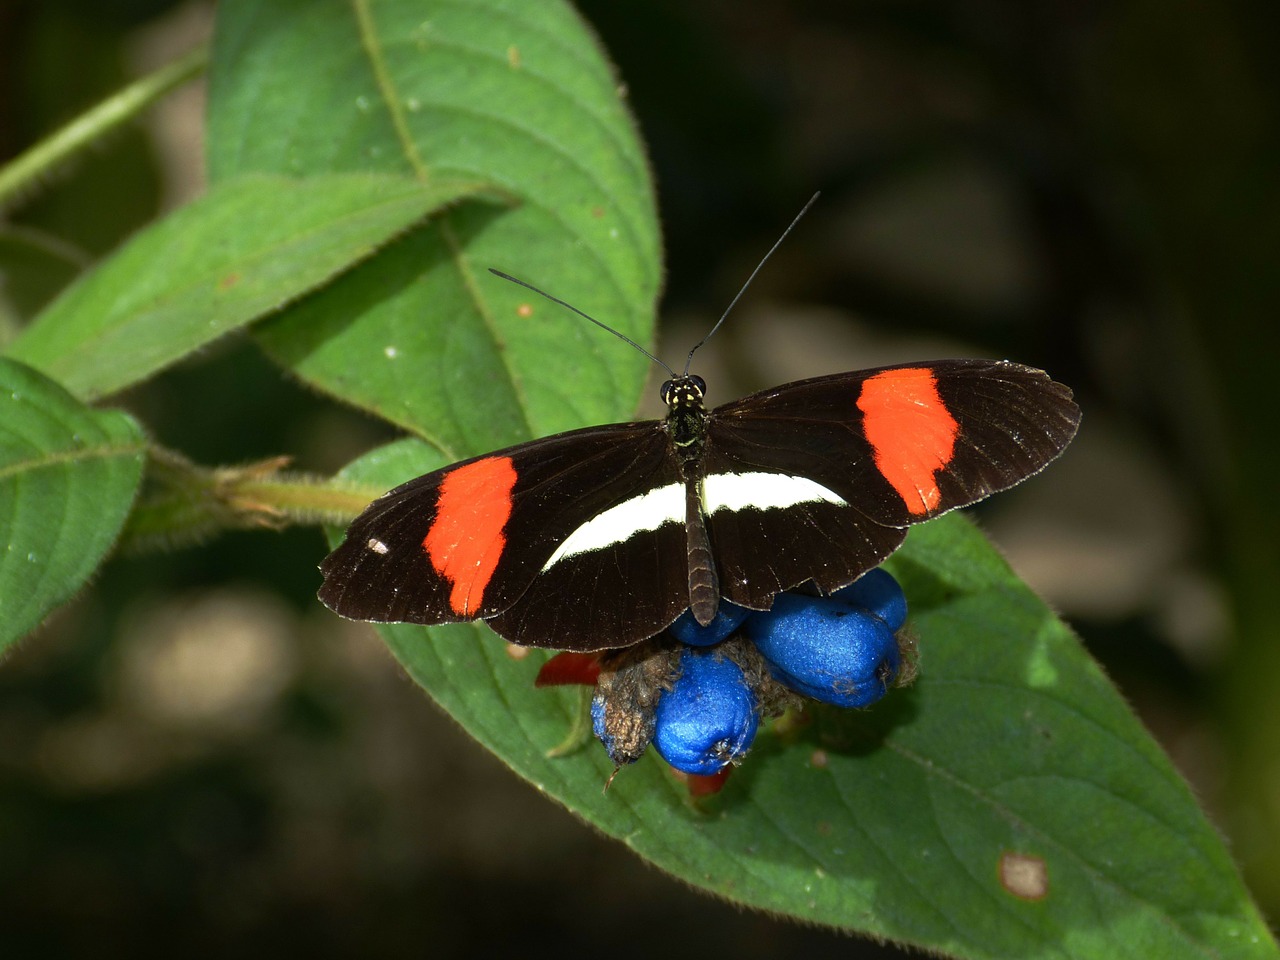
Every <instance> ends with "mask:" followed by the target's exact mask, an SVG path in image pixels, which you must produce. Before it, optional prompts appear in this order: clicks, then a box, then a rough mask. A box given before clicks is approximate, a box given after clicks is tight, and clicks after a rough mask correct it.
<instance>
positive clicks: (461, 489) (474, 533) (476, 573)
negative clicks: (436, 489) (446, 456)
mask: <svg viewBox="0 0 1280 960" xmlns="http://www.w3.org/2000/svg"><path fill="white" fill-rule="evenodd" d="M515 485H516V469H515V466H514V465H513V464H512V462H511V458H510V457H485V458H484V459H482V460H476V461H475V462H474V463H469V464H467V465H466V466H463V467H458V468H457V469H456V470H453V471H451V472H450V473H448V474H447V475H446V476H445V478H444V480H443V481H442V482H441V483H440V498H439V499H438V500H437V501H436V518H435V521H434V522H433V523H432V524H431V529H430V530H428V531H427V535H426V537H425V538H424V539H423V541H422V546H423V549H424V550H426V552H427V557H428V558H429V559H430V560H431V566H432V567H433V568H434V569H435V571H436V573H438V574H439V575H440V576H441V577H442V578H444V579H445V580H447V581H449V584H450V587H451V589H450V592H449V607H450V609H452V610H453V612H454V613H456V614H457V615H458V616H460V617H470V616H475V614H476V612H477V611H479V610H480V609H481V607H482V605H483V603H484V591H485V587H487V586H488V585H489V580H490V578H492V577H493V571H494V570H496V569H497V568H498V561H499V560H500V559H502V551H503V550H504V549H505V548H506V545H507V538H506V535H505V534H504V533H503V530H504V529H505V527H506V525H507V520H508V519H509V518H510V516H511V490H512V488H513V487H514V486H515Z"/></svg>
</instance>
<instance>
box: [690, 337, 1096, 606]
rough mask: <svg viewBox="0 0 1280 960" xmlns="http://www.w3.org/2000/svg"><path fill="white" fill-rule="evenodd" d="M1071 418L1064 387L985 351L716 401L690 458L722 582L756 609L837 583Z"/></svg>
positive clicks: (963, 500) (1028, 461)
mask: <svg viewBox="0 0 1280 960" xmlns="http://www.w3.org/2000/svg"><path fill="white" fill-rule="evenodd" d="M1079 422H1080V410H1079V408H1078V407H1077V406H1076V405H1075V403H1074V402H1072V399H1071V391H1070V390H1069V389H1068V388H1067V387H1065V386H1063V385H1062V384H1059V383H1055V382H1054V381H1053V380H1051V379H1049V377H1048V375H1047V374H1045V373H1044V372H1043V371H1040V370H1036V369H1034V368H1031V367H1025V366H1021V365H1019V364H1014V363H1008V362H1006V361H991V360H943V361H936V362H933V363H922V364H904V365H900V366H894V367H882V368H878V369H874V370H860V371H856V372H853V373H843V374H837V375H835V376H829V377H819V378H815V379H812V380H802V381H797V382H795V383H790V384H785V385H783V386H781V387H777V388H775V389H773V390H767V391H764V392H762V393H758V394H755V395H753V396H750V397H746V398H744V399H742V400H738V401H735V402H732V403H728V404H725V405H724V406H721V407H718V408H716V409H715V410H714V411H713V412H712V414H711V421H710V425H709V427H708V441H707V450H706V454H705V456H704V461H703V463H704V476H705V479H704V491H705V494H704V496H705V499H706V501H707V503H706V506H707V512H708V523H709V530H710V535H711V541H712V547H713V550H714V552H715V555H716V558H717V561H718V562H719V567H720V583H721V590H722V592H723V594H724V596H725V597H727V598H728V599H730V600H733V601H734V602H736V603H740V604H742V605H744V606H748V607H753V608H756V609H764V608H767V607H768V606H769V604H770V603H771V602H772V600H773V597H774V596H775V595H776V594H777V593H778V592H780V591H781V590H785V589H789V588H792V587H796V586H799V585H800V584H802V583H804V582H805V581H809V580H812V581H813V582H814V583H815V584H817V586H818V587H819V588H821V589H822V590H824V591H831V590H835V589H838V588H839V587H841V586H844V585H845V584H848V583H850V582H852V581H853V580H855V579H856V578H857V577H859V576H860V575H861V574H862V573H864V572H866V571H867V570H869V569H870V568H871V567H873V566H875V565H876V564H877V563H879V562H880V561H881V560H883V559H884V558H885V557H887V556H888V555H889V554H890V553H892V552H893V551H894V550H895V549H896V548H897V547H898V546H899V545H900V544H901V542H902V540H903V539H904V538H905V536H906V527H907V526H909V525H910V524H913V523H918V522H920V521H922V520H927V519H930V518H931V517H936V516H938V515H939V514H941V513H945V512H946V511H948V510H953V509H955V508H957V507H963V506H966V505H968V504H971V503H974V502H976V501H978V500H981V499H983V498H984V497H986V496H988V495H990V494H992V493H995V492H997V491H999V490H1004V489H1007V488H1008V487H1011V486H1014V485H1015V484H1017V483H1020V482H1022V481H1023V480H1025V479H1027V477H1029V476H1031V475H1032V474H1034V473H1037V472H1038V471H1040V470H1041V469H1043V468H1044V467H1045V466H1046V465H1047V464H1048V463H1049V462H1050V461H1052V460H1053V459H1054V458H1055V457H1057V456H1058V455H1059V454H1060V453H1061V452H1062V451H1063V449H1064V448H1065V447H1066V445H1067V444H1068V443H1069V442H1070V440H1071V438H1072V437H1073V436H1074V435H1075V432H1076V428H1077V427H1078V425H1079ZM739 478H744V479H739ZM735 488H736V493H734V494H730V493H728V492H719V491H720V490H725V491H728V490H732V489H735ZM760 504H765V505H768V504H780V505H782V506H785V508H786V509H776V508H771V507H769V506H765V507H764V508H761V507H760Z"/></svg>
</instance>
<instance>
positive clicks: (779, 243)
mask: <svg viewBox="0 0 1280 960" xmlns="http://www.w3.org/2000/svg"><path fill="white" fill-rule="evenodd" d="M821 195H822V193H821V191H819V192H818V193H815V194H814V195H813V196H812V197H810V198H809V202H808V203H806V204H805V205H804V206H803V207H802V208H801V209H800V212H799V213H797V214H796V218H795V219H794V220H792V221H791V225H790V226H789V227H787V229H785V230H783V231H782V236H780V237H779V238H778V239H777V241H776V242H775V243H774V245H773V246H772V247H770V248H769V252H768V253H766V254H765V255H764V256H763V257H762V258H761V259H760V262H759V263H757V264H756V268H755V269H754V270H752V271H751V276H749V277H747V282H746V283H744V284H743V285H742V289H741V290H739V291H738V293H737V295H736V296H735V297H734V298H733V299H732V300H731V301H730V302H729V306H728V307H726V308H725V311H724V313H722V314H721V315H720V319H719V320H717V321H716V325H715V326H714V327H712V328H711V332H710V333H708V334H707V335H706V336H705V337H703V338H702V339H701V340H699V341H698V342H697V343H695V344H694V345H693V349H692V350H690V351H689V356H688V357H687V358H686V359H685V362H684V372H685V375H686V376H688V374H689V367H690V365H691V364H692V363H693V355H694V354H695V353H697V351H698V348H699V347H701V346H702V345H703V344H704V343H706V342H707V341H708V340H710V339H711V337H712V335H713V334H714V333H715V332H716V331H717V330H719V329H720V324H722V323H724V321H725V318H726V317H727V316H729V313H730V312H731V311H732V310H733V308H734V306H735V305H736V304H737V302H738V301H739V300H741V299H742V295H743V294H744V293H746V292H747V287H749V286H751V281H752V280H754V279H755V278H756V274H757V273H759V272H760V268H761V267H763V266H764V265H765V264H766V263H768V262H769V258H770V257H772V256H773V253H774V251H775V250H777V249H778V248H779V247H780V246H782V241H783V240H785V239H787V234H789V233H790V232H791V231H792V230H794V229H795V227H796V224H797V223H799V222H800V218H801V217H803V216H804V215H805V214H806V213H808V212H809V208H810V207H812V206H813V204H814V201H815V200H817V199H818V197H820V196H821Z"/></svg>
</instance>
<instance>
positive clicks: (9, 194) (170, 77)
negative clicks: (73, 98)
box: [0, 45, 209, 212]
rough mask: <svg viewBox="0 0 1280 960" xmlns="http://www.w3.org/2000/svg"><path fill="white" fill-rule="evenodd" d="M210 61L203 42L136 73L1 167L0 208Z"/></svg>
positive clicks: (30, 190)
mask: <svg viewBox="0 0 1280 960" xmlns="http://www.w3.org/2000/svg"><path fill="white" fill-rule="evenodd" d="M208 63H209V48H208V47H207V46H204V45H202V46H200V47H198V48H196V49H195V50H193V51H191V52H190V53H188V54H186V55H185V56H183V57H181V58H180V59H178V60H175V61H174V62H173V63H170V64H168V65H167V66H164V67H161V68H160V69H159V70H155V71H153V72H151V73H149V74H147V75H146V76H144V77H140V78H138V79H137V80H135V81H134V82H133V83H131V84H129V85H128V86H127V87H124V88H123V89H122V90H119V91H117V92H116V93H114V94H112V95H111V96H110V97H108V98H107V99H106V100H103V101H102V102H101V103H99V104H97V105H96V106H95V107H93V108H91V109H90V110H88V111H87V112H86V113H82V114H81V115H80V116H78V117H76V118H75V119H74V120H72V121H71V122H70V123H68V124H67V125H66V126H64V127H62V128H60V129H58V130H55V131H54V132H53V133H52V134H50V135H49V136H47V137H45V138H44V139H43V140H41V141H40V142H39V143H37V144H35V145H34V146H32V147H31V148H29V149H28V150H26V151H24V152H23V153H20V154H19V155H18V156H16V157H14V159H13V160H11V161H10V162H9V163H8V164H6V165H5V166H3V167H0V212H8V211H9V210H11V209H12V208H13V207H15V206H17V205H18V204H19V203H20V202H21V201H22V200H23V199H24V198H26V197H28V196H30V195H32V194H33V193H35V192H36V189H37V187H38V185H39V184H40V182H41V180H42V179H44V178H46V177H48V176H49V174H50V173H51V172H52V171H53V170H55V169H56V168H57V167H58V165H59V164H62V163H65V162H66V161H67V160H69V159H70V158H71V157H73V156H75V155H76V154H77V153H79V152H81V151H83V150H84V149H85V148H86V147H88V146H90V145H92V144H93V143H94V142H96V141H97V140H100V139H101V138H102V137H104V136H105V135H107V134H108V133H110V132H111V131H112V130H115V129H116V128H118V127H120V126H121V125H123V124H124V123H127V122H128V121H129V120H131V119H132V118H133V117H135V116H137V115H138V114H139V113H141V112H142V111H143V110H145V109H146V108H147V107H149V106H150V105H151V104H152V103H155V102H156V101H157V100H159V99H160V98H161V97H163V96H164V95H165V94H167V93H168V92H169V91H170V90H172V89H174V88H175V87H177V86H179V85H181V84H183V83H185V82H186V81H187V80H189V79H191V78H192V77H195V76H197V75H199V74H200V73H201V72H202V71H203V70H204V69H205V67H206V66H207V65H208Z"/></svg>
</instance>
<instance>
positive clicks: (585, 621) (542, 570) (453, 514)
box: [319, 271, 1080, 652]
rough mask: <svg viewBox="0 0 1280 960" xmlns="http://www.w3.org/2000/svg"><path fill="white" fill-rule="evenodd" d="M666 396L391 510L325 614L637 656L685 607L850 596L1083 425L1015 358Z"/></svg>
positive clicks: (350, 556) (408, 490) (325, 595)
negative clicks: (921, 532) (649, 415)
mask: <svg viewBox="0 0 1280 960" xmlns="http://www.w3.org/2000/svg"><path fill="white" fill-rule="evenodd" d="M495 272H496V271H495ZM748 282H749V281H748ZM539 292H541V291H539ZM552 299H554V298H552ZM557 302H561V301H557ZM571 309H573V308H571ZM695 349H696V348H695ZM690 355H691V356H692V352H691V354H690ZM668 369H669V368H668ZM661 393H662V399H663V401H664V402H665V404H666V406H667V414H666V416H665V418H663V419H661V420H646V421H639V422H634V423H615V424H608V425H604V426H595V427H586V428H584V429H580V430H573V431H570V432H568V433H561V434H556V435H554V436H550V437H545V438H543V439H540V440H533V441H530V442H527V443H521V444H517V445H515V446H512V447H508V448H506V449H504V450H498V451H496V452H494V453H489V454H485V455H483V456H479V457H473V458H471V459H469V460H464V461H462V462H460V463H455V464H453V465H451V466H448V467H445V468H443V469H440V470H436V471H434V472H432V473H428V474H425V475H423V476H421V477H418V478H417V479H414V480H410V481H409V482H407V483H405V484H402V485H401V486H398V487H396V488H395V489H394V490H391V491H390V492H388V493H386V494H384V495H383V496H381V497H379V498H378V499H377V500H375V501H374V502H373V503H371V504H370V505H369V506H368V508H367V509H366V510H365V511H364V512H363V513H362V514H361V515H360V516H359V517H358V518H356V520H355V521H354V522H353V523H352V524H351V526H350V527H349V528H348V530H347V534H346V539H345V540H344V541H343V543H342V544H341V545H340V546H339V547H338V548H337V549H335V550H334V551H333V552H332V553H331V554H329V556H328V557H327V558H326V559H325V560H324V562H323V564H322V565H321V571H322V572H323V574H324V584H323V586H322V587H321V588H320V591H319V597H320V599H321V600H322V601H323V602H324V603H325V604H326V605H327V606H328V607H330V608H331V609H332V610H334V611H335V612H337V613H338V614H340V615H342V616H344V617H347V618H350V619H354V620H371V621H376V622H409V623H422V624H439V623H450V622H458V621H471V620H483V621H484V622H485V623H486V624H488V625H489V626H490V627H491V628H493V630H494V631H495V632H496V633H498V634H499V635H500V636H502V637H504V638H506V639H507V640H509V641H511V642H513V643H517V644H525V645H529V646H535V647H548V648H553V649H558V650H575V651H584V652H585V651H593V650H602V649H607V648H616V647H625V646H629V645H631V644H635V643H638V642H639V641H641V640H644V639H646V638H648V637H651V636H653V635H655V634H657V633H659V632H661V631H662V630H664V629H665V628H666V627H667V626H669V625H670V624H671V623H672V622H673V621H674V620H675V619H676V618H677V617H679V616H680V615H681V614H682V613H684V611H685V610H690V611H692V614H693V616H694V618H695V619H696V620H697V622H698V623H700V624H702V625H704V626H705V625H707V624H709V623H710V622H711V621H712V620H713V619H714V618H715V616H716V613H717V610H718V609H719V605H720V603H721V600H722V599H723V600H729V601H732V602H733V603H735V604H738V605H739V606H742V607H746V608H748V609H751V610H767V609H769V608H770V605H771V604H772V602H773V600H774V598H775V597H776V596H777V595H778V594H779V593H781V592H783V591H785V590H790V589H792V588H796V587H801V586H804V587H805V588H807V589H814V588H816V589H817V590H818V591H819V592H821V593H823V594H829V593H831V592H833V591H835V590H838V589H840V588H841V587H844V586H847V585H848V584H850V583H852V582H854V581H855V580H857V579H858V577H860V576H861V575H862V574H863V573H865V572H866V571H868V570H870V569H871V568H873V567H875V566H876V565H878V564H879V563H880V562H881V561H882V560H884V559H885V558H886V557H888V556H889V555H890V554H891V553H893V551H894V550H896V549H897V548H898V547H899V546H900V545H901V544H902V542H903V540H904V539H905V538H906V534H907V529H908V528H909V527H910V526H911V525H912V524H915V523H920V522H922V521H925V520H929V519H931V518H933V517H936V516H938V515H939V514H942V513H945V512H947V511H948V510H953V509H955V508H957V507H963V506H967V505H969V504H971V503H974V502H976V501H978V500H981V499H983V498H984V497H986V496H988V495H990V494H992V493H996V492H998V491H1000V490H1005V489H1007V488H1009V487H1012V486H1014V485H1015V484H1018V483H1021V482H1022V481H1023V480H1025V479H1027V478H1028V477H1030V476H1032V475H1033V474H1035V473H1037V472H1038V471H1040V470H1041V469H1043V468H1044V467H1045V466H1046V465H1047V464H1048V463H1049V462H1050V461H1052V460H1053V459H1054V458H1056V457H1057V456H1058V455H1059V454H1061V453H1062V451H1063V449H1064V448H1065V447H1066V446H1067V444H1068V443H1069V442H1070V441H1071V439H1072V437H1073V436H1074V435H1075V433H1076V430H1077V427H1078V425H1079V422H1080V410H1079V408H1078V407H1077V406H1076V404H1075V403H1074V402H1073V400H1072V393H1071V390H1070V389H1068V388H1067V387H1065V386H1063V385H1062V384H1060V383H1056V382H1054V381H1053V380H1051V379H1050V378H1049V376H1048V375H1047V374H1046V373H1044V372H1043V371H1041V370H1037V369H1034V368H1032V367H1027V366H1022V365H1020V364H1017V363H1011V362H1008V361H1002V360H970V359H963V360H937V361H932V362H927V363H908V364H900V365H897V366H889V367H879V368H876V369H872V370H859V371H854V372H850V373H839V374H835V375H833V376H824V377H816V378H814V379H808V380H799V381H795V382H793V383H786V384H783V385H782V386H778V387H774V388H772V389H770V390H765V391H762V392H760V393H756V394H753V395H751V396H748V397H744V398H743V399H740V400H735V401H732V402H730V403H726V404H724V405H722V406H719V407H716V408H714V409H711V410H708V409H707V408H706V406H705V405H704V402H703V398H704V396H705V394H706V383H705V382H704V381H703V380H702V378H700V377H698V376H696V375H692V374H689V373H688V372H687V370H686V372H685V373H683V374H679V375H675V374H674V373H673V376H672V377H671V379H669V380H667V381H666V382H665V383H664V384H663V385H662V390H661Z"/></svg>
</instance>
